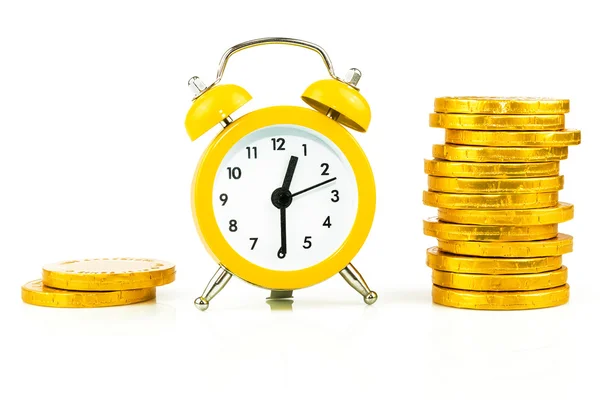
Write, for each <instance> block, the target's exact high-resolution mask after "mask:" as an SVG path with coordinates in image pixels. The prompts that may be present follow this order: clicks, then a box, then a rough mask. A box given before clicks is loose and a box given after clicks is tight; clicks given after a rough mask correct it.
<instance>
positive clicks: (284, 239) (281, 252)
mask: <svg viewBox="0 0 600 400" xmlns="http://www.w3.org/2000/svg"><path fill="white" fill-rule="evenodd" d="M279 216H280V220H281V247H280V248H279V251H278V252H277V257H279V258H285V256H286V254H287V234H286V226H285V225H286V222H285V207H281V208H280V209H279Z"/></svg>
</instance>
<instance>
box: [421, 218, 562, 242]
mask: <svg viewBox="0 0 600 400" xmlns="http://www.w3.org/2000/svg"><path fill="white" fill-rule="evenodd" d="M423 233H425V235H427V236H433V237H435V238H438V239H444V240H471V241H483V242H489V241H501V242H515V241H523V240H544V239H551V238H553V237H556V235H558V224H551V225H521V226H484V225H462V224H452V223H447V222H440V221H438V219H437V218H429V219H427V220H425V221H423Z"/></svg>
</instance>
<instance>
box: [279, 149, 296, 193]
mask: <svg viewBox="0 0 600 400" xmlns="http://www.w3.org/2000/svg"><path fill="white" fill-rule="evenodd" d="M296 164H298V157H296V156H291V157H290V162H289V163H288V166H287V170H286V171H285V178H283V185H281V188H282V189H284V190H290V185H291V184H292V178H293V176H294V171H295V170H296Z"/></svg>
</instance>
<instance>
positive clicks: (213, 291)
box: [194, 264, 231, 311]
mask: <svg viewBox="0 0 600 400" xmlns="http://www.w3.org/2000/svg"><path fill="white" fill-rule="evenodd" d="M230 279H231V273H230V272H229V271H227V270H226V269H225V267H223V266H222V265H220V264H219V269H218V270H217V272H216V273H215V274H214V275H213V277H212V279H211V280H210V282H208V285H206V289H204V292H203V293H202V296H200V297H198V298H197V299H196V300H195V301H194V304H195V305H196V308H197V309H198V310H200V311H206V310H207V309H208V304H209V302H210V301H211V300H212V299H213V297H215V296H216V295H217V294H218V293H219V292H220V291H221V290H222V289H223V288H224V287H225V285H227V283H228V282H229V280H230Z"/></svg>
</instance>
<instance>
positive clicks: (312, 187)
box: [292, 178, 337, 197]
mask: <svg viewBox="0 0 600 400" xmlns="http://www.w3.org/2000/svg"><path fill="white" fill-rule="evenodd" d="M336 179H337V178H331V179H327V180H326V181H323V182H321V183H317V184H316V185H313V186H311V187H309V188H306V189H303V190H301V191H299V192H296V193H294V194H293V195H292V197H295V196H298V195H299V194H302V193H306V192H308V191H309V190H313V189H316V188H318V187H319V186H323V185H327V184H328V183H329V182H333V181H335V180H336Z"/></svg>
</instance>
